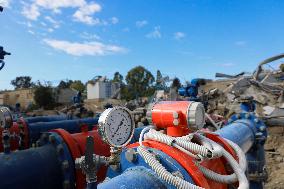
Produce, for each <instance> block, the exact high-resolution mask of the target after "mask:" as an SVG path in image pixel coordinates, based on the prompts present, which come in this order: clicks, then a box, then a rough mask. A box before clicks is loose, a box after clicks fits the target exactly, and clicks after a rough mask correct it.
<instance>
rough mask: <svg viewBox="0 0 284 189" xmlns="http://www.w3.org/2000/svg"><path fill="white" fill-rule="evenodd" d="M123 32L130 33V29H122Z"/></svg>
mask: <svg viewBox="0 0 284 189" xmlns="http://www.w3.org/2000/svg"><path fill="white" fill-rule="evenodd" d="M122 31H123V32H129V31H130V29H129V28H128V27H126V28H123V29H122Z"/></svg>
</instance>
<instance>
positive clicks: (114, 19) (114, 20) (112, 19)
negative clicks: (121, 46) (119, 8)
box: [110, 17, 119, 24]
mask: <svg viewBox="0 0 284 189" xmlns="http://www.w3.org/2000/svg"><path fill="white" fill-rule="evenodd" d="M110 20H111V23H112V24H117V23H118V22H119V20H118V18H116V17H112V18H111V19H110Z"/></svg>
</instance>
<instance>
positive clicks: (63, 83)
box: [57, 79, 73, 89]
mask: <svg viewBox="0 0 284 189" xmlns="http://www.w3.org/2000/svg"><path fill="white" fill-rule="evenodd" d="M72 83H73V81H72V80H69V79H66V80H61V81H60V83H59V84H58V86H57V88H59V89H66V88H70V86H71V84H72Z"/></svg>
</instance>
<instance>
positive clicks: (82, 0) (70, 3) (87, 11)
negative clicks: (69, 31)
mask: <svg viewBox="0 0 284 189" xmlns="http://www.w3.org/2000/svg"><path fill="white" fill-rule="evenodd" d="M61 8H78V9H77V10H76V11H75V13H74V14H73V18H74V19H75V20H76V21H79V22H83V23H87V24H90V25H93V24H97V23H98V22H99V20H98V19H94V18H93V17H92V15H93V14H94V13H96V12H99V11H101V6H100V5H99V4H97V3H95V2H90V3H88V2H87V1H86V0H34V2H33V3H31V4H28V3H24V6H23V10H22V14H23V15H24V16H25V17H26V18H27V19H30V20H37V18H38V17H39V16H40V15H41V13H40V9H47V10H52V11H53V12H54V13H61V10H60V9H61ZM49 18H51V17H49ZM57 27H59V26H58V25H57Z"/></svg>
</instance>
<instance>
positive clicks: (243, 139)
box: [216, 119, 256, 153]
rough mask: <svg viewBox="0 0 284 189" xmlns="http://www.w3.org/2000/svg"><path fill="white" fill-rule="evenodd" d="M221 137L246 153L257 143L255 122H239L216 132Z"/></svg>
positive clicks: (245, 120)
mask: <svg viewBox="0 0 284 189" xmlns="http://www.w3.org/2000/svg"><path fill="white" fill-rule="evenodd" d="M216 133H217V134H219V135H220V136H221V137H223V138H226V139H229V140H231V141H233V142H234V143H236V144H237V145H239V146H240V147H241V148H242V150H243V151H244V152H245V153H246V152H247V151H248V150H249V149H250V148H251V147H252V145H253V143H254V142H255V133H256V128H255V124H254V122H253V121H250V120H247V119H244V120H237V121H235V122H233V123H231V124H229V125H227V126H225V127H223V128H222V129H220V130H218V131H217V132H216Z"/></svg>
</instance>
